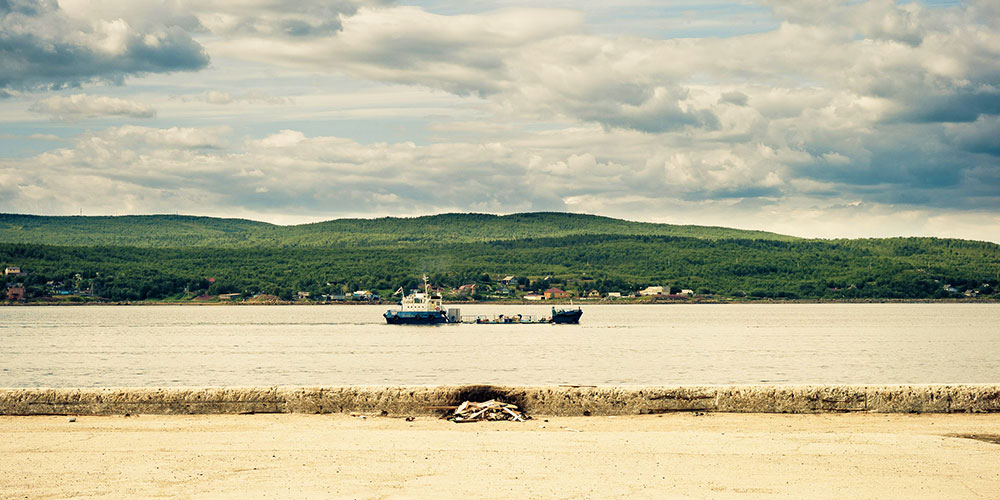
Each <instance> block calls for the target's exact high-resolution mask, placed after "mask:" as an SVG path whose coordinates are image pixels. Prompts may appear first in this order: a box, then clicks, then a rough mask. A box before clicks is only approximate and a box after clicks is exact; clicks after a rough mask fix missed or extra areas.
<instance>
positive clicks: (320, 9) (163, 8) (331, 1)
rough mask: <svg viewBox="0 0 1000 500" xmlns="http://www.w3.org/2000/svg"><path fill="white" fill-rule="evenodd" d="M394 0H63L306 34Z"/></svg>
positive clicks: (227, 30) (225, 26)
mask: <svg viewBox="0 0 1000 500" xmlns="http://www.w3.org/2000/svg"><path fill="white" fill-rule="evenodd" d="M389 3H391V0H173V1H170V2H135V1H132V0H61V1H60V2H59V4H60V6H62V7H63V9H65V10H66V11H67V12H69V13H71V14H73V15H74V16H78V17H94V16H98V17H101V18H118V17H121V18H123V19H125V20H127V21H128V22H130V23H133V24H147V23H151V22H157V23H159V22H162V23H165V24H168V25H176V26H180V27H183V28H184V29H185V30H188V31H196V32H209V33H212V34H213V35H216V36H262V37H281V38H285V37H287V38H308V37H315V36H324V35H329V34H333V33H336V32H337V31H340V30H341V28H342V24H341V19H342V17H344V16H350V15H353V14H354V13H355V12H356V11H357V10H358V7H359V6H361V5H375V6H379V5H385V4H389Z"/></svg>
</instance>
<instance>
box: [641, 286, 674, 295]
mask: <svg viewBox="0 0 1000 500" xmlns="http://www.w3.org/2000/svg"><path fill="white" fill-rule="evenodd" d="M664 293H669V292H664V287H662V286H647V287H646V288H644V289H642V290H639V295H642V296H643V297H652V296H654V295H663V294H664Z"/></svg>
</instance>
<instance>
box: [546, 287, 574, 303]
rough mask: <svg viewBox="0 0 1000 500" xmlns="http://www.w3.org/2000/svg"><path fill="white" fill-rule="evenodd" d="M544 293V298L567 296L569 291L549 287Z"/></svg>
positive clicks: (565, 297)
mask: <svg viewBox="0 0 1000 500" xmlns="http://www.w3.org/2000/svg"><path fill="white" fill-rule="evenodd" d="M544 295H545V300H551V299H568V298H569V292H567V291H563V290H560V289H558V288H549V289H548V290H545V293H544Z"/></svg>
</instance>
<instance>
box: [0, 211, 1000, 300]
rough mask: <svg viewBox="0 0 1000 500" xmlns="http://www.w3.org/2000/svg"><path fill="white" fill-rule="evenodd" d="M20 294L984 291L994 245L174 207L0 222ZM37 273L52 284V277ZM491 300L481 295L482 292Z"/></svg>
mask: <svg viewBox="0 0 1000 500" xmlns="http://www.w3.org/2000/svg"><path fill="white" fill-rule="evenodd" d="M2 266H19V267H21V268H22V269H23V270H24V271H26V272H27V273H28V275H27V276H10V277H3V278H2V279H0V284H11V283H24V284H25V285H27V286H28V290H29V295H31V296H34V297H40V296H43V295H45V294H46V293H54V292H52V290H54V289H56V288H60V287H61V288H60V289H61V290H65V289H71V290H83V289H90V290H93V291H94V294H95V295H98V296H100V297H105V298H109V299H112V300H149V299H164V298H173V299H180V298H183V297H188V298H190V297H191V296H193V295H197V294H203V293H208V294H213V295H214V294H221V293H242V294H244V295H252V294H257V293H266V294H271V295H278V296H280V297H285V298H290V297H292V296H294V295H295V293H296V292H299V291H304V292H309V293H310V294H311V295H312V296H318V295H320V294H339V293H343V292H345V291H353V290H362V289H364V290H372V291H375V292H377V293H379V294H382V295H383V296H385V295H387V294H390V293H391V292H392V291H393V290H396V289H397V288H398V287H400V286H404V287H412V286H414V285H415V284H416V283H417V281H418V280H419V278H420V276H421V275H422V274H424V273H427V274H429V275H430V276H431V281H432V283H433V284H434V285H436V286H442V287H446V288H454V287H457V286H459V285H462V284H467V283H480V284H481V285H482V287H481V288H482V289H483V290H487V291H489V290H492V291H497V290H499V289H500V288H501V286H500V285H499V284H498V283H497V280H498V278H502V277H504V276H508V275H514V276H517V277H519V278H521V279H520V280H519V281H520V283H521V286H522V288H521V290H520V291H519V292H515V293H523V292H524V291H526V290H525V288H524V285H526V284H527V285H530V287H531V289H532V290H538V289H544V288H545V287H548V286H550V285H551V286H559V287H562V288H564V289H567V290H570V291H572V292H574V293H577V294H582V293H585V292H589V291H591V290H598V291H600V292H624V293H629V292H634V291H636V290H638V289H641V288H642V287H645V286H649V285H670V286H671V287H675V288H684V289H690V290H694V291H695V292H697V293H698V294H705V295H709V294H711V295H714V296H717V297H719V296H721V297H739V298H743V297H748V298H803V299H860V298H871V299H887V298H893V299H927V298H962V297H964V296H965V292H968V293H969V295H975V296H978V297H994V298H995V297H997V290H998V288H1000V245H997V244H994V243H988V242H979V241H967V240H957V239H941V238H881V239H880V238H875V239H859V240H807V239H801V238H793V237H789V236H782V235H777V234H772V233H765V232H756V231H741V230H736V229H726V228H717V227H702V226H673V225H667V224H648V223H640V222H628V221H622V220H616V219H611V218H607V217H597V216H591V215H579V214H560V213H530V214H515V215H507V216H495V215H483V214H444V215H434V216H427V217H416V218H382V219H339V220H333V221H327V222H321V223H316V224H304V225H298V226H276V225H272V224H266V223H261V222H254V221H248V220H241V219H214V218H207V217H187V216H172V215H156V216H130V217H40V216H29V215H0V267H2ZM50 282H51V283H50ZM484 293H492V292H484Z"/></svg>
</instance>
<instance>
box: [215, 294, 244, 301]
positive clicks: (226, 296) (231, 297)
mask: <svg viewBox="0 0 1000 500" xmlns="http://www.w3.org/2000/svg"><path fill="white" fill-rule="evenodd" d="M240 295H243V294H242V293H220V294H219V300H236V299H238V298H240Z"/></svg>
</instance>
